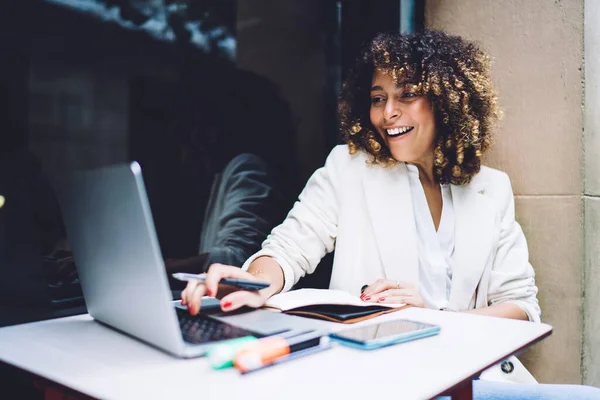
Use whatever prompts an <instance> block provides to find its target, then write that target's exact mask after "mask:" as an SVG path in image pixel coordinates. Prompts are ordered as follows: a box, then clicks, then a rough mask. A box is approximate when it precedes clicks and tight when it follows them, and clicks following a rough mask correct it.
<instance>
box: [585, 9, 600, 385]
mask: <svg viewBox="0 0 600 400" xmlns="http://www.w3.org/2000/svg"><path fill="white" fill-rule="evenodd" d="M584 21H585V22H584V26H585V30H584V33H585V36H584V37H585V106H584V126H583V132H584V155H585V170H584V171H585V181H584V182H585V187H584V195H585V196H584V215H585V257H584V259H585V263H584V270H583V271H584V303H583V306H584V314H583V316H584V337H583V339H584V340H583V380H584V382H585V383H587V384H590V385H594V386H600V112H598V111H599V110H600V24H599V22H600V2H599V1H598V0H586V1H585V19H584Z"/></svg>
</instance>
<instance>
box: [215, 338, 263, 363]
mask: <svg viewBox="0 0 600 400" xmlns="http://www.w3.org/2000/svg"><path fill="white" fill-rule="evenodd" d="M257 340H258V339H257V338H255V337H254V336H244V337H241V338H237V339H231V340H227V341H225V342H222V343H219V344H215V345H213V346H210V347H209V348H208V350H207V352H206V357H207V358H208V362H209V363H210V366H211V367H212V368H213V369H223V368H229V367H233V358H234V357H235V354H236V353H237V351H238V350H239V349H241V348H242V347H244V346H246V345H247V344H249V343H252V342H255V341H257Z"/></svg>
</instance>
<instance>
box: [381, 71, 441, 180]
mask: <svg viewBox="0 0 600 400" xmlns="http://www.w3.org/2000/svg"><path fill="white" fill-rule="evenodd" d="M413 86H414V85H411V84H401V85H398V84H397V83H396V82H395V81H394V79H393V78H392V77H391V76H390V75H389V74H386V73H383V72H380V71H375V73H374V74H373V81H372V85H371V109H370V119H371V124H372V125H373V127H374V128H375V129H376V131H377V133H379V135H380V136H381V137H382V138H383V140H385V143H386V144H387V146H388V148H389V149H390V153H391V154H392V156H393V157H394V158H395V159H396V160H398V161H403V162H407V163H410V164H415V165H417V166H421V167H422V168H426V169H428V170H429V169H432V168H433V148H434V143H435V117H434V115H433V108H432V105H431V102H430V101H429V99H428V98H427V96H423V95H419V94H418V93H417V91H416V90H415V88H414V87H413Z"/></svg>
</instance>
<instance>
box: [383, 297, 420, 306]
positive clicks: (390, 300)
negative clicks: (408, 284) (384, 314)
mask: <svg viewBox="0 0 600 400" xmlns="http://www.w3.org/2000/svg"><path fill="white" fill-rule="evenodd" d="M377 303H379V304H408V305H411V306H417V307H423V304H422V302H421V300H420V298H419V297H418V296H390V297H385V298H381V299H380V300H379V301H377Z"/></svg>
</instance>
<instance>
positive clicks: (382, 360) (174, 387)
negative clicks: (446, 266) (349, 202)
mask: <svg viewBox="0 0 600 400" xmlns="http://www.w3.org/2000/svg"><path fill="white" fill-rule="evenodd" d="M398 318H410V319H414V320H419V321H422V322H431V323H436V324H439V325H441V327H442V330H441V333H440V334H439V335H437V336H433V337H429V338H425V339H421V340H417V341H413V342H409V343H404V344H400V345H396V346H392V347H387V348H383V349H379V350H374V351H360V350H354V349H350V348H346V347H342V346H336V347H335V348H334V349H332V350H328V351H325V352H322V353H319V354H314V355H311V356H308V357H305V358H301V359H298V360H295V361H292V362H289V363H285V364H281V365H278V366H276V367H273V368H268V369H265V370H261V371H257V372H254V373H251V374H248V375H243V376H242V375H240V374H239V373H238V372H237V371H236V370H234V369H229V370H222V371H213V370H212V369H210V367H209V366H208V364H207V361H206V360H205V359H203V358H199V359H193V360H180V359H176V358H174V357H172V356H169V355H167V354H165V353H162V352H161V351H159V350H156V349H154V348H152V347H149V346H147V345H145V344H143V343H141V342H138V341H137V340H134V339H132V338H129V337H127V336H124V335H122V334H119V333H117V332H115V331H113V330H111V329H109V328H107V327H105V326H102V325H100V324H98V323H96V322H94V321H93V320H92V319H91V317H89V315H82V316H75V317H67V318H61V319H56V320H51V321H42V322H36V323H31V324H24V325H18V326H12V327H7V328H2V329H0V360H2V361H4V362H6V363H8V364H12V365H14V366H17V367H20V368H22V369H24V370H26V371H29V372H31V373H34V374H37V375H39V376H41V377H44V378H47V379H49V380H52V381H54V382H57V383H59V384H61V385H64V386H67V387H69V388H72V389H74V390H76V391H79V392H81V393H84V394H87V395H90V396H92V397H98V398H103V399H166V398H190V399H191V398H202V399H219V400H222V399H259V398H260V399H282V398H285V399H302V400H306V399H316V398H328V399H347V398H348V399H358V398H363V399H365V398H366V399H369V398H371V399H372V398H380V399H388V398H393V399H424V398H431V397H434V396H436V395H438V394H440V393H442V392H444V391H447V390H448V389H450V388H453V387H454V388H456V387H458V386H460V385H461V383H463V382H467V385H470V383H469V382H470V378H471V377H473V376H474V375H476V374H478V373H479V372H481V371H482V370H484V369H486V368H487V367H488V366H490V365H493V364H495V363H497V362H498V361H500V360H502V359H503V358H505V357H507V356H509V355H512V354H514V353H515V352H518V351H519V350H521V349H524V348H526V347H527V346H529V345H531V344H532V343H535V342H536V341H538V340H540V339H542V338H544V337H546V336H548V335H549V334H550V332H551V331H552V328H551V327H550V326H549V325H546V324H534V323H529V322H523V321H514V320H507V319H500V318H489V317H481V316H475V315H468V314H462V313H451V312H442V311H432V310H425V309H417V308H410V309H406V310H402V311H399V312H396V313H392V314H388V315H384V316H381V317H378V318H377V319H373V320H371V321H365V322H363V323H361V324H370V323H374V322H378V321H384V320H393V319H398ZM331 326H332V328H334V329H337V330H339V329H340V328H343V327H348V326H347V325H346V326H342V325H340V324H333V323H332V324H331ZM354 326H358V324H356V325H354Z"/></svg>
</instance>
